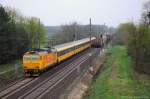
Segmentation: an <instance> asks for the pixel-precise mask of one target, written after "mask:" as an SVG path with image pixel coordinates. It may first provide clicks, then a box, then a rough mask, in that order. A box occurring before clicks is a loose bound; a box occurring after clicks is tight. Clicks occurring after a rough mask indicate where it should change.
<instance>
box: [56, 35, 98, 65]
mask: <svg viewBox="0 0 150 99" xmlns="http://www.w3.org/2000/svg"><path fill="white" fill-rule="evenodd" d="M91 40H92V41H93V40H95V37H93V38H91ZM90 46H91V43H90V39H89V38H86V39H82V40H78V41H74V42H70V43H65V44H61V45H57V46H54V49H56V51H57V62H61V61H63V60H65V59H67V58H69V57H71V56H73V55H75V54H77V53H79V52H81V51H83V50H85V49H87V48H89V47H90Z"/></svg>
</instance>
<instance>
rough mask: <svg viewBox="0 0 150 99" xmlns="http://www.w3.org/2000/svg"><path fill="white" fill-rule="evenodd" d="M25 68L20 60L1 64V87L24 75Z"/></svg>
mask: <svg viewBox="0 0 150 99" xmlns="http://www.w3.org/2000/svg"><path fill="white" fill-rule="evenodd" d="M22 73H23V69H22V64H21V61H20V60H16V61H13V62H11V63H8V64H2V65H0V87H2V86H5V85H6V84H9V83H11V82H12V81H14V80H16V79H18V78H20V77H22Z"/></svg>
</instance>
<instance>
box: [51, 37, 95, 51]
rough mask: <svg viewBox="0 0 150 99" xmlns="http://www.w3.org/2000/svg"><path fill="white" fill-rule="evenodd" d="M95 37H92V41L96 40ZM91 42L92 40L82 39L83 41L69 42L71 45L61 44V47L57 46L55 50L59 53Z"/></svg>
mask: <svg viewBox="0 0 150 99" xmlns="http://www.w3.org/2000/svg"><path fill="white" fill-rule="evenodd" d="M94 39H95V37H92V38H91V40H94ZM88 41H90V38H85V39H81V40H77V41H73V42H69V43H65V44H60V45H56V46H54V47H53V48H54V49H56V50H57V51H62V50H65V49H68V48H71V47H73V46H77V45H80V44H83V43H86V42H88Z"/></svg>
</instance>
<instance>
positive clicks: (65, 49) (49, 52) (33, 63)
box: [23, 37, 95, 77]
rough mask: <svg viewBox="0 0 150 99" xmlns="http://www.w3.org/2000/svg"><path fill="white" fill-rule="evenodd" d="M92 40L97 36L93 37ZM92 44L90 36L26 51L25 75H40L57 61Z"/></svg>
mask: <svg viewBox="0 0 150 99" xmlns="http://www.w3.org/2000/svg"><path fill="white" fill-rule="evenodd" d="M91 40H92V41H94V40H95V37H92V38H91ZM90 46H91V42H90V38H85V39H82V40H78V41H73V42H69V43H65V44H61V45H56V46H54V47H53V48H43V49H37V50H32V51H29V52H26V53H25V54H24V56H23V68H24V75H25V76H26V77H27V76H39V75H40V73H41V72H42V71H44V70H46V69H47V68H49V67H51V66H55V64H56V63H59V62H61V61H64V60H66V59H68V58H69V57H71V56H73V55H75V54H78V53H79V52H81V51H83V50H85V49H87V48H89V47H90Z"/></svg>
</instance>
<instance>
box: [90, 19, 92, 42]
mask: <svg viewBox="0 0 150 99" xmlns="http://www.w3.org/2000/svg"><path fill="white" fill-rule="evenodd" d="M91 34H92V22H91V18H90V43H91V44H92V42H91V36H92V35H91Z"/></svg>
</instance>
